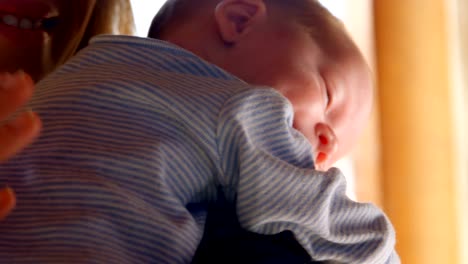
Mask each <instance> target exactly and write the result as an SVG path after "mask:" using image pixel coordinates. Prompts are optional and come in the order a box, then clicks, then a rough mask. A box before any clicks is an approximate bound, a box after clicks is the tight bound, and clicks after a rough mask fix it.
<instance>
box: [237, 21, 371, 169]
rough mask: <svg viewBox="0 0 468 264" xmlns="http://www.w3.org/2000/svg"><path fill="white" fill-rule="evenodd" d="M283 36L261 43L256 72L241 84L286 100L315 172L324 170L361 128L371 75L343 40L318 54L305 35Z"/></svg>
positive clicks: (367, 110)
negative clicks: (256, 86)
mask: <svg viewBox="0 0 468 264" xmlns="http://www.w3.org/2000/svg"><path fill="white" fill-rule="evenodd" d="M340 30H341V29H340ZM335 33H339V34H345V33H344V31H343V32H341V31H338V32H335ZM282 34H287V35H282V36H272V39H264V41H265V43H264V47H265V48H264V49H262V50H257V56H256V59H255V62H252V64H253V65H250V66H251V69H255V68H256V69H257V70H256V71H255V70H253V71H252V72H254V74H252V75H248V76H247V77H246V80H247V81H248V82H250V83H253V84H259V85H269V86H271V87H273V88H275V89H277V90H279V91H280V92H281V93H282V94H283V95H284V96H285V97H287V98H288V99H289V100H290V102H291V103H292V105H293V108H294V122H293V126H294V128H296V129H297V130H299V131H300V132H302V134H303V135H304V136H305V137H306V138H307V139H308V140H309V142H310V143H311V144H312V146H313V149H314V155H315V162H316V165H317V167H318V168H320V169H327V168H329V167H330V166H332V165H333V163H334V162H336V161H337V160H338V159H339V158H341V157H342V156H343V155H344V154H346V153H347V152H348V151H349V150H350V149H351V147H352V146H353V144H354V143H355V142H356V141H357V140H358V136H359V134H360V133H361V130H362V128H363V127H364V126H365V123H366V121H367V119H368V116H369V113H370V109H371V105H372V81H371V76H370V72H369V69H368V67H367V65H366V63H365V61H364V60H363V58H362V56H361V54H360V53H359V51H358V49H357V48H356V47H355V45H354V43H352V41H351V40H350V39H349V38H348V37H347V36H346V35H343V36H344V37H343V36H342V37H339V38H336V39H335V41H330V43H327V44H326V46H324V44H323V43H321V46H322V47H325V48H320V47H319V44H318V43H317V42H316V41H314V39H313V38H312V36H311V34H310V32H307V31H305V30H295V31H294V30H290V31H289V32H288V33H285V32H283V33H282Z"/></svg>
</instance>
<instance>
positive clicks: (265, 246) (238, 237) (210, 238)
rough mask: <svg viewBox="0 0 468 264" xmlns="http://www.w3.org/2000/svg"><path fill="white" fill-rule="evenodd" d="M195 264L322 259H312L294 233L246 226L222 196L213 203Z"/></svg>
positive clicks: (260, 263) (291, 263)
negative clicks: (264, 231)
mask: <svg viewBox="0 0 468 264" xmlns="http://www.w3.org/2000/svg"><path fill="white" fill-rule="evenodd" d="M220 197H223V195H220ZM192 263H193V264H207V263H208V264H209V263H247V264H249V263H252V264H253V263H255V264H276V263H278V264H280V263H281V264H283V263H287V264H294V263H301V264H304V263H319V262H314V261H312V260H311V258H310V256H309V255H308V254H307V252H306V251H305V250H304V249H303V248H302V246H301V245H300V244H299V243H298V242H297V241H296V239H295V238H294V235H293V233H292V232H289V231H285V232H281V233H279V234H276V235H260V234H256V233H253V232H249V231H246V230H244V229H242V228H241V226H240V224H239V222H238V221H237V216H236V210H235V204H232V203H228V202H227V201H226V200H225V199H222V198H221V199H219V200H218V201H217V203H216V204H211V205H209V209H208V215H207V219H206V225H205V232H204V235H203V239H202V241H201V243H200V245H199V247H198V249H197V252H196V254H195V257H194V258H193V261H192Z"/></svg>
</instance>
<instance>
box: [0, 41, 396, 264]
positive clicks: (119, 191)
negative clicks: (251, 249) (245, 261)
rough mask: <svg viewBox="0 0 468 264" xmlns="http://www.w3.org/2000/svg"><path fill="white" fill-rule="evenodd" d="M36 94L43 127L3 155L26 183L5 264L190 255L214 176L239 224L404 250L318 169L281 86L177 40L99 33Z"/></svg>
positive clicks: (361, 248) (314, 244)
mask: <svg viewBox="0 0 468 264" xmlns="http://www.w3.org/2000/svg"><path fill="white" fill-rule="evenodd" d="M28 107H30V108H32V109H33V110H35V111H37V112H38V114H39V115H40V116H41V118H42V120H43V124H44V129H43V133H42V134H41V136H40V138H39V139H38V140H37V141H36V142H35V143H34V144H33V145H32V146H30V147H29V148H27V149H26V150H25V151H23V152H22V153H21V154H20V155H18V156H17V157H15V158H14V159H12V160H10V161H9V162H8V163H5V164H2V165H1V166H0V183H2V184H7V185H9V186H11V187H12V188H14V190H15V191H16V192H17V196H18V206H17V208H16V209H15V211H14V212H13V213H12V214H11V215H10V216H9V217H8V218H7V219H6V220H5V221H3V222H0V238H1V239H0V263H11V264H13V263H189V262H190V260H191V258H192V257H193V255H194V252H195V250H196V249H197V245H198V244H199V242H200V240H201V237H202V234H203V229H204V223H205V219H206V214H207V213H206V211H205V210H203V209H200V208H202V207H200V206H198V207H197V206H191V205H197V204H204V203H209V202H214V201H216V200H217V199H218V198H219V197H218V195H220V194H219V193H218V192H217V190H218V188H221V189H222V190H223V192H222V193H223V196H224V197H223V199H226V200H227V201H230V202H232V203H235V206H236V213H237V217H238V221H239V223H240V224H241V226H242V227H243V228H245V229H246V230H249V231H252V232H256V233H259V234H276V233H279V232H281V231H284V230H290V231H291V232H292V233H293V234H294V235H295V237H296V239H297V241H298V242H299V243H300V244H301V245H302V246H303V247H304V249H305V250H306V251H307V252H308V253H309V255H310V256H311V258H312V259H314V260H319V261H320V260H330V261H335V262H337V263H398V262H399V260H398V257H397V256H396V254H395V252H394V244H395V234H394V231H393V228H392V226H391V224H390V222H389V221H388V219H387V218H386V216H385V215H384V214H383V213H382V212H381V211H380V210H379V209H377V208H376V207H374V206H372V205H369V204H360V203H356V202H353V201H351V200H349V199H348V198H347V197H346V196H345V188H346V186H345V185H346V183H345V180H344V177H343V176H342V175H341V174H340V172H339V171H338V170H337V169H330V170H329V171H327V172H321V171H317V170H314V164H313V156H312V153H311V152H312V151H311V147H310V146H309V143H308V142H307V140H306V139H305V137H303V136H302V135H301V134H300V133H299V132H297V131H296V130H294V129H293V128H292V126H291V124H292V118H293V111H292V106H291V105H290V103H289V102H288V101H287V99H286V98H284V97H283V96H281V95H280V94H279V93H278V92H276V91H275V90H274V89H271V88H267V87H252V86H249V85H248V84H246V83H245V82H243V81H241V80H239V79H237V78H236V77H234V76H232V75H230V74H228V73H226V72H224V71H223V70H221V69H220V68H218V67H216V66H214V65H212V64H210V63H207V62H205V61H203V60H202V59H200V58H198V57H197V56H195V55H194V54H192V53H190V52H188V51H186V50H183V49H181V48H179V47H177V46H174V45H172V44H169V43H166V42H163V41H159V40H153V39H144V38H137V37H129V36H100V37H97V38H95V39H93V40H92V41H91V43H90V46H89V47H87V48H86V49H84V50H83V51H81V52H80V53H79V54H78V55H77V56H76V57H75V58H73V59H72V60H70V61H69V62H68V63H67V64H66V65H64V66H62V67H60V68H59V69H58V70H57V71H55V72H54V73H52V74H51V75H49V77H48V78H46V79H45V80H43V81H42V82H40V83H39V84H38V87H37V88H36V92H35V95H34V96H33V99H32V101H31V103H30V104H29V105H28ZM194 208H197V209H194Z"/></svg>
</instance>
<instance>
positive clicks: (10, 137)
mask: <svg viewBox="0 0 468 264" xmlns="http://www.w3.org/2000/svg"><path fill="white" fill-rule="evenodd" d="M40 129H41V121H40V120H39V117H38V116H37V115H36V114H35V113H33V112H30V111H28V112H25V113H22V114H21V115H19V116H18V117H17V118H16V119H15V120H13V121H11V122H9V123H7V124H5V125H3V126H1V127H0V162H3V161H6V160H7V159H9V158H11V157H13V156H14V155H15V154H16V153H17V152H19V151H20V150H22V149H23V148H25V147H26V146H27V145H29V144H31V142H32V141H33V140H34V139H35V138H36V137H37V136H38V135H39V132H40ZM0 184H1V183H0Z"/></svg>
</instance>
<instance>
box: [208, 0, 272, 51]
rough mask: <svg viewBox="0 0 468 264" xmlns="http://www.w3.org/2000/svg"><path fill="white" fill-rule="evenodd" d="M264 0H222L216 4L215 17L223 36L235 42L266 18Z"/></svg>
mask: <svg viewBox="0 0 468 264" xmlns="http://www.w3.org/2000/svg"><path fill="white" fill-rule="evenodd" d="M266 13H267V9H266V5H265V3H264V0H222V1H221V2H219V4H218V5H217V6H216V9H215V19H216V23H217V25H218V30H219V33H220V36H221V38H222V39H223V41H224V42H226V43H228V44H234V43H236V42H237V41H239V39H240V38H242V37H243V36H244V35H246V34H247V33H248V32H250V31H251V29H252V28H253V27H254V26H255V25H256V24H257V23H259V22H261V21H263V20H264V19H265V18H266V15H267V14H266Z"/></svg>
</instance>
